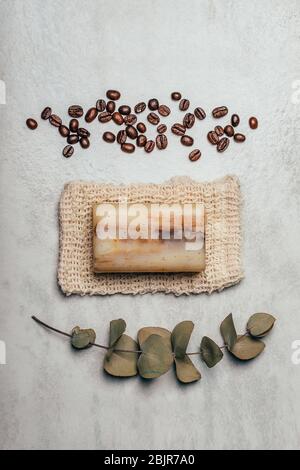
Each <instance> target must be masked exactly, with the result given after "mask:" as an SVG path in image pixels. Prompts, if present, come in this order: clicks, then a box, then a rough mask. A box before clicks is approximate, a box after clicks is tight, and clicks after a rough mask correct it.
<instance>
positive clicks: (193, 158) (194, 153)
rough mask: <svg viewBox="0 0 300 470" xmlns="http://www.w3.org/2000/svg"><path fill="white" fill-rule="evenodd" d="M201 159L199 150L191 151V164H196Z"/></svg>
mask: <svg viewBox="0 0 300 470" xmlns="http://www.w3.org/2000/svg"><path fill="white" fill-rule="evenodd" d="M200 157H201V152H200V150H199V149H195V150H192V151H191V153H190V154H189V159H190V160H191V162H196V161H197V160H199V158H200Z"/></svg>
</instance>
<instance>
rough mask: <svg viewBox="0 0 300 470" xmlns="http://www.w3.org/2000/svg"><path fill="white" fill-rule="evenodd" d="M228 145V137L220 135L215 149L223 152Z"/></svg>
mask: <svg viewBox="0 0 300 470" xmlns="http://www.w3.org/2000/svg"><path fill="white" fill-rule="evenodd" d="M228 145H229V139H228V138H227V137H222V139H220V140H219V142H218V144H217V151H218V152H220V153H221V152H225V150H226V149H227V148H228Z"/></svg>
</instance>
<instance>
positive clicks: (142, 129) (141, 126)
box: [136, 122, 147, 134]
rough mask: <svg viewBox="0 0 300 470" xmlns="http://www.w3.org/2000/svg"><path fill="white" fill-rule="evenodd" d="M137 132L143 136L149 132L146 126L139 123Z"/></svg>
mask: <svg viewBox="0 0 300 470" xmlns="http://www.w3.org/2000/svg"><path fill="white" fill-rule="evenodd" d="M136 127H137V130H138V131H139V132H141V133H142V134H145V132H146V131H147V127H146V126H145V124H144V123H143V122H139V123H138V124H137V125H136Z"/></svg>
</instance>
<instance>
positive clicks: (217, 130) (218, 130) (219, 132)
mask: <svg viewBox="0 0 300 470" xmlns="http://www.w3.org/2000/svg"><path fill="white" fill-rule="evenodd" d="M215 133H216V134H217V136H218V137H221V136H222V135H223V134H224V129H223V127H222V126H216V127H215Z"/></svg>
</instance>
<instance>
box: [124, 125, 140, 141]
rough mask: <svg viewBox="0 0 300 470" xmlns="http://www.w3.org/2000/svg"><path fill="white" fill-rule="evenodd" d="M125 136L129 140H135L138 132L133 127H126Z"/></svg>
mask: <svg viewBox="0 0 300 470" xmlns="http://www.w3.org/2000/svg"><path fill="white" fill-rule="evenodd" d="M126 134H127V135H128V137H129V138H130V139H136V138H137V136H138V132H137V130H136V128H135V127H133V126H127V127H126Z"/></svg>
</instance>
